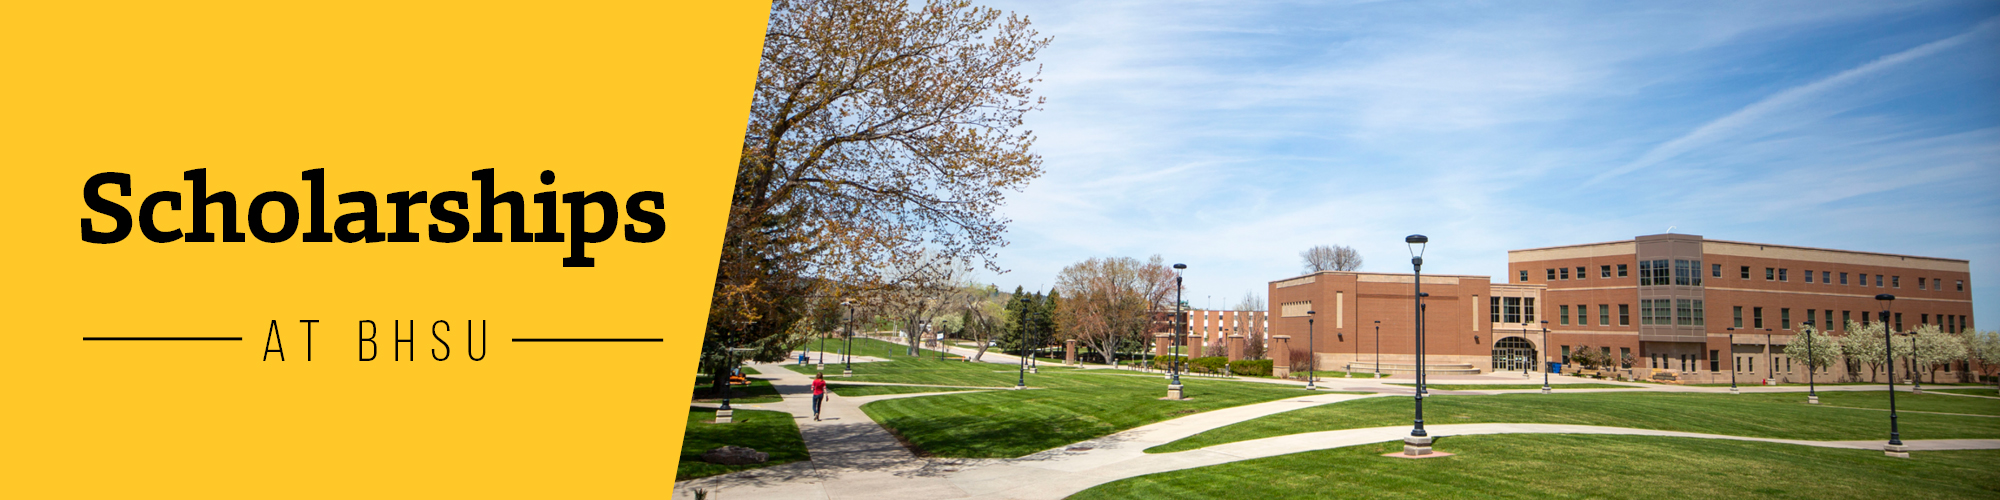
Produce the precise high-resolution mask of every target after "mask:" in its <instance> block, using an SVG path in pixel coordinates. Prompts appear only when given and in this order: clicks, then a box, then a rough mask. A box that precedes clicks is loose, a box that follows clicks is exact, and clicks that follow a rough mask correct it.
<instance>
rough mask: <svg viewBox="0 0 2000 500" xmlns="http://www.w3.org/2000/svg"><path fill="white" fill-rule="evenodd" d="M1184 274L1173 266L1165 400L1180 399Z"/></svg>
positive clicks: (1184, 267)
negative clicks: (1171, 353)
mask: <svg viewBox="0 0 2000 500" xmlns="http://www.w3.org/2000/svg"><path fill="white" fill-rule="evenodd" d="M1186 272H1187V264H1174V335H1173V339H1172V340H1171V341H1170V343H1171V344H1172V345H1173V347H1174V350H1175V352H1174V357H1173V359H1171V360H1170V362H1171V363H1173V364H1172V365H1171V366H1172V371H1173V377H1174V379H1173V383H1170V384H1167V399H1175V400H1178V399H1181V359H1180V352H1179V350H1180V344H1181V342H1185V341H1186V339H1187V322H1186V321H1184V317H1183V316H1182V314H1183V313H1182V311H1181V292H1182V291H1183V288H1182V285H1181V277H1182V275H1183V274H1184V273H1186ZM1306 350H1307V351H1311V350H1312V349H1310V348H1308V349H1306Z"/></svg>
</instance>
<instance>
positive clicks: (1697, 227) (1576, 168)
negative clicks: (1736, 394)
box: [985, 1, 2000, 329]
mask: <svg viewBox="0 0 2000 500" xmlns="http://www.w3.org/2000/svg"><path fill="white" fill-rule="evenodd" d="M985 3H986V4H988V5H994V6H996V7H999V8H1001V9H1004V10H1010V11H1015V12H1019V13H1023V14H1027V15H1029V16H1030V18H1031V19H1033V20H1034V23H1035V26H1036V27H1037V28H1038V29H1039V30H1040V31H1041V32H1042V33H1043V34H1045V35H1050V36H1053V37H1054V38H1055V41H1054V43H1053V44H1052V45H1051V46H1050V47H1049V48H1048V49H1047V50H1046V51H1045V52H1044V53H1043V55H1042V57H1041V58H1040V60H1039V62H1040V63H1041V64H1043V73H1042V75H1043V77H1044V78H1046V80H1047V81H1045V82H1043V83H1041V84H1039V85H1038V87H1037V90H1038V92H1039V93H1040V94H1041V95H1043V96H1046V97H1047V98H1048V104H1047V106H1046V108H1045V110H1044V111H1042V112H1038V113H1034V114H1032V115H1030V117H1029V123H1028V126H1029V127H1030V128H1031V129H1033V130H1034V131H1035V132H1036V134H1037V135H1038V136H1039V138H1040V139H1039V141H1038V142H1037V143H1036V147H1037V149H1038V151H1039V152H1040V153H1041V154H1042V155H1043V157H1044V159H1045V161H1046V164H1045V166H1046V169H1047V172H1046V174H1045V175H1044V176H1043V177H1042V178H1040V179H1038V180H1036V182H1035V183H1034V184H1033V185H1031V186H1030V187H1029V188H1027V189H1026V190H1025V191H1024V192H1021V193H1017V194H1015V195H1013V196H1012V197H1011V198H1010V200H1009V202H1008V206H1007V207H1006V209H1005V215H1006V216H1008V217H1010V218H1011V219H1013V224H1012V225H1011V227H1010V230H1009V234H1008V238H1009V240H1010V241H1011V244H1010V245H1009V246H1008V247H1007V248H1005V249H1003V250H1002V251H1001V258H1000V261H999V263H1000V264H1001V266H1002V267H1004V268H1007V269H1009V270H1011V271H1010V272H1008V273H1006V274H1002V275H998V276H990V275H989V276H987V277H986V279H987V280H989V281H994V282H997V283H998V284H1000V285H1001V286H1003V287H1006V288H1009V289H1011V288H1012V287H1014V286H1015V285H1022V286H1024V287H1025V288H1027V289H1030V290H1033V289H1036V288H1046V287H1047V286H1049V285H1050V284H1051V283H1053V282H1054V281H1055V275H1056V273H1057V272H1058V271H1060V270H1061V268H1062V267H1063V266H1065V265H1067V264H1070V263H1073V262H1076V261H1079V260H1083V259H1085V258H1089V257H1095V256H1131V257H1138V258H1142V259H1143V258H1145V257H1147V256H1150V255H1153V254H1160V255H1162V256H1164V257H1165V258H1166V259H1167V260H1168V261H1170V262H1185V263H1187V264H1188V266H1189V269H1188V273H1187V295H1188V297H1189V300H1190V302H1192V303H1193V304H1194V305H1196V306H1197V307H1200V306H1205V305H1207V303H1208V301H1209V300H1210V299H1209V297H1210V296H1212V297H1213V303H1214V304H1215V305H1216V306H1217V307H1222V306H1225V305H1229V304H1233V303H1234V302H1235V301H1236V300H1238V299H1239V298H1240V297H1241V296H1242V295H1243V293H1244V292H1246V291H1249V292H1255V293H1257V294H1259V295H1262V294H1263V293H1264V290H1265V284H1266V283H1267V282H1269V281H1271V280H1275V279H1281V278H1285V277H1289V276H1294V275H1297V274H1298V273H1299V271H1300V265H1299V258H1298V252H1299V251H1300V250H1303V249H1305V248H1306V247H1308V246H1311V245H1315V244H1345V245H1349V246H1353V247H1355V248H1357V249H1359V250H1360V251H1361V253H1362V256H1363V257H1364V258H1365V259H1366V264H1365V265H1364V266H1363V268H1362V269H1363V270H1366V271H1382V272H1407V271H1408V270H1409V255H1408V252H1407V251H1406V250H1405V248H1404V245H1403V244H1402V238H1403V236H1404V235H1408V234H1411V233H1423V234H1426V235H1429V236H1430V237H1431V240H1432V244H1431V246H1430V249H1429V252H1428V255H1427V257H1426V259H1425V260H1426V265H1425V270H1426V271H1430V272H1437V273H1452V274H1482V275H1499V274H1502V273H1504V272H1505V270H1506V251H1507V250H1509V249H1519V248H1531V247H1539V246H1550V245H1563V244H1575V243H1590V242H1600V241H1612V240H1623V239H1630V238H1632V237H1633V236H1637V235H1644V234H1656V233H1662V232H1666V230H1667V228H1668V227H1670V226H1671V227H1674V228H1675V230H1674V231H1675V232H1678V233H1686V234H1699V235H1703V236H1705V237H1708V238H1713V239H1725V240H1736V241H1750V242H1762V243H1774V244H1788V245H1801V246H1812V247H1826V248H1839V249H1849V250H1861V251H1873V252H1889V253H1899V254H1912V255H1923V256H1934V257H1948V258H1958V259H1967V260H1970V261H1972V273H1973V277H1972V284H1973V290H1974V297H1975V301H1976V302H1975V315H1976V317H1984V318H1989V319H1988V320H1987V321H1986V322H1985V323H1986V325H1987V328H1989V329H1990V328H1993V327H1994V326H2000V302H1995V300H1994V299H1995V298H1996V294H2000V286H1997V285H2000V273H1996V272H1995V271H1994V270H1995V269H1996V265H2000V2H1991V1H1987V2H1830V1H1812V2H1714V3H1696V2H1645V3H1631V4H1617V3H1609V2H1574V3H1566V2H1503V3H1486V2H1470V3H1454V2H1427V3H1406V2H1329V3H1255V2H1191V3H1172V2H1155V1H1146V2H1130V3H1108V2H1014V1H1004V2H985ZM1976 321H1977V320H1975V322H1976Z"/></svg>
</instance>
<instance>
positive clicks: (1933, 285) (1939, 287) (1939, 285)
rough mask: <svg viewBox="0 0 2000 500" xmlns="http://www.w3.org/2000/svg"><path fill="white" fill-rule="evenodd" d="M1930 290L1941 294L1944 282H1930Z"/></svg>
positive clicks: (1939, 280)
mask: <svg viewBox="0 0 2000 500" xmlns="http://www.w3.org/2000/svg"><path fill="white" fill-rule="evenodd" d="M1931 290H1932V291H1938V292H1942V291H1944V280H1941V279H1933V280H1931Z"/></svg>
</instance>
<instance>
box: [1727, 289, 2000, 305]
mask: <svg viewBox="0 0 2000 500" xmlns="http://www.w3.org/2000/svg"><path fill="white" fill-rule="evenodd" d="M1835 286H1838V285H1835ZM1707 288H1708V289H1709V290H1724V291H1730V292H1758V293H1784V294H1794V295H1819V296H1824V297H1847V298H1855V299H1869V300H1874V299H1875V294H1873V293H1826V292H1792V291H1785V290H1757V289H1752V288H1723V287H1719V286H1711V287H1707ZM1869 289H1871V290H1881V291H1882V293H1890V294H1893V293H1896V291H1898V290H1902V289H1901V288H1887V287H1884V288H1875V287H1869ZM1896 300H1922V301H1929V302H1962V303H1966V304H1971V303H1972V299H1931V298H1924V297H1904V296H1901V295H1897V296H1896Z"/></svg>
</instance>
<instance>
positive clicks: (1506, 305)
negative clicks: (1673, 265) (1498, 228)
mask: <svg viewBox="0 0 2000 500" xmlns="http://www.w3.org/2000/svg"><path fill="white" fill-rule="evenodd" d="M1611 306H1612V304H1597V308H1596V312H1597V314H1596V315H1595V316H1597V318H1596V325H1597V326H1611V325H1612V323H1611V317H1612V314H1611V310H1612V309H1611ZM1617 306H1618V314H1617V316H1618V323H1617V325H1618V326H1632V306H1631V305H1629V304H1617ZM1743 307H1744V306H1734V307H1732V308H1731V315H1732V316H1733V317H1732V325H1733V327H1734V328H1743ZM1534 309H1535V299H1534V298H1532V297H1493V298H1492V308H1491V309H1490V311H1492V321H1493V322H1494V323H1508V324H1520V323H1534V322H1535V310H1534ZM1704 309H1705V307H1704V304H1703V301H1702V300H1700V299H1640V300H1639V324H1640V325H1651V326H1707V325H1708V323H1707V320H1706V319H1705V318H1704V316H1705V315H1706V313H1705V312H1704ZM1572 312H1574V315H1572V314H1571V313H1572ZM1821 312H1822V311H1820V310H1819V309H1807V310H1806V312H1805V317H1804V318H1803V319H1804V320H1811V321H1816V322H1817V324H1818V325H1819V328H1820V329H1821V330H1823V331H1839V330H1840V329H1842V328H1844V325H1846V324H1847V322H1849V321H1861V322H1864V323H1865V322H1867V321H1870V320H1871V318H1869V317H1868V312H1867V311H1862V312H1861V315H1860V316H1859V317H1856V316H1855V315H1854V314H1853V311H1841V312H1840V321H1839V322H1835V321H1834V320H1833V310H1832V309H1827V310H1825V311H1824V316H1823V317H1822V316H1821ZM1591 316H1592V314H1591V307H1590V305H1589V304H1577V305H1576V307H1575V308H1571V307H1570V306H1569V305H1568V304H1563V305H1559V306H1556V318H1555V321H1556V323H1557V324H1560V325H1564V326H1569V325H1572V324H1573V325H1577V326H1591ZM1891 319H1892V324H1893V325H1895V328H1896V330H1897V331H1903V313H1894V316H1892V317H1891ZM1918 321H1919V323H1920V324H1930V325H1937V326H1938V327H1940V328H1942V329H1944V331H1947V332H1954V333H1956V332H1960V331H1963V330H1964V329H1965V328H1967V326H1968V325H1969V323H1968V322H1967V319H1966V317H1965V315H1963V314H1956V315H1953V314H1937V315H1933V314H1928V313H1925V314H1919V315H1918ZM1750 325H1751V326H1750V328H1764V308H1762V307H1754V306H1753V307H1751V308H1750ZM1829 325H1831V326H1829ZM1792 326H1793V323H1792V308H1789V307H1781V308H1778V322H1777V328H1778V329H1782V330H1791V329H1792Z"/></svg>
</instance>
